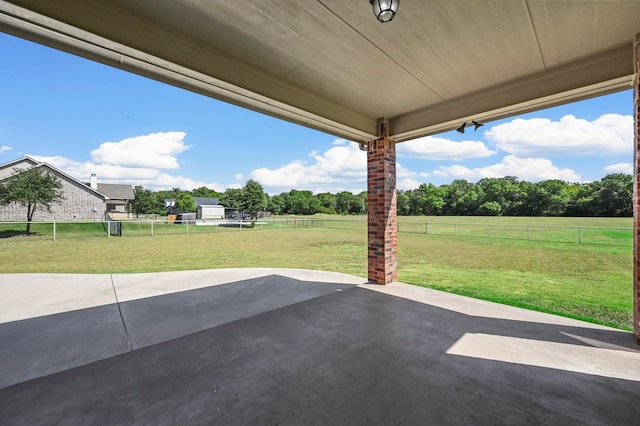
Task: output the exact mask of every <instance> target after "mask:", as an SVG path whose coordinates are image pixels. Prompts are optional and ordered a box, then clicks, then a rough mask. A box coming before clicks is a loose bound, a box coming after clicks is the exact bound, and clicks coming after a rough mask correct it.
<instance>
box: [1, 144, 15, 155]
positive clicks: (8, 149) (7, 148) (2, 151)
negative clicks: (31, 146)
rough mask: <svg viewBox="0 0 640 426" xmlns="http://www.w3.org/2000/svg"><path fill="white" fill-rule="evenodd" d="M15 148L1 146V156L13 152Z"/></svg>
mask: <svg viewBox="0 0 640 426" xmlns="http://www.w3.org/2000/svg"><path fill="white" fill-rule="evenodd" d="M12 149H13V148H11V147H10V146H7V145H2V146H0V154H4V153H5V152H7V151H11V150H12Z"/></svg>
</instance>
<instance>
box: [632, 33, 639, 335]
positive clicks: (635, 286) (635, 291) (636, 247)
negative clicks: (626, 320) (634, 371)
mask: <svg viewBox="0 0 640 426" xmlns="http://www.w3.org/2000/svg"><path fill="white" fill-rule="evenodd" d="M634 48H635V61H636V72H637V70H639V69H640V34H638V35H636V43H635V46H634ZM633 111H634V122H635V132H634V133H635V138H634V149H633V165H634V167H633V329H634V331H635V335H636V341H637V342H638V344H640V252H639V251H640V200H639V197H640V175H639V173H640V78H638V76H637V74H636V80H635V82H634V86H633Z"/></svg>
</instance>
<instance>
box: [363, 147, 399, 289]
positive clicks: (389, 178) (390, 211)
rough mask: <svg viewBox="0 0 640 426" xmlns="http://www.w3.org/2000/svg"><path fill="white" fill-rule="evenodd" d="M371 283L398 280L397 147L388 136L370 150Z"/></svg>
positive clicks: (368, 164)
mask: <svg viewBox="0 0 640 426" xmlns="http://www.w3.org/2000/svg"><path fill="white" fill-rule="evenodd" d="M367 173H368V179H367V192H368V196H367V201H368V209H369V213H368V223H369V225H368V240H369V243H368V267H369V281H370V282H374V283H378V284H390V283H392V282H394V281H397V279H398V274H397V247H398V222H397V218H396V146H395V142H394V141H393V140H391V139H389V138H387V137H382V138H380V139H378V140H375V141H371V142H369V144H368V151H367Z"/></svg>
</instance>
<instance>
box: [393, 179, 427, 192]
mask: <svg viewBox="0 0 640 426" xmlns="http://www.w3.org/2000/svg"><path fill="white" fill-rule="evenodd" d="M422 183H424V182H418V181H417V180H414V179H411V178H405V179H398V181H397V182H396V188H397V189H402V190H405V191H406V190H408V189H416V188H417V187H419V186H420V184H422Z"/></svg>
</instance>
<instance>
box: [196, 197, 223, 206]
mask: <svg viewBox="0 0 640 426" xmlns="http://www.w3.org/2000/svg"><path fill="white" fill-rule="evenodd" d="M193 200H194V201H195V202H196V206H218V205H220V200H219V199H217V198H208V197H193Z"/></svg>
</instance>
